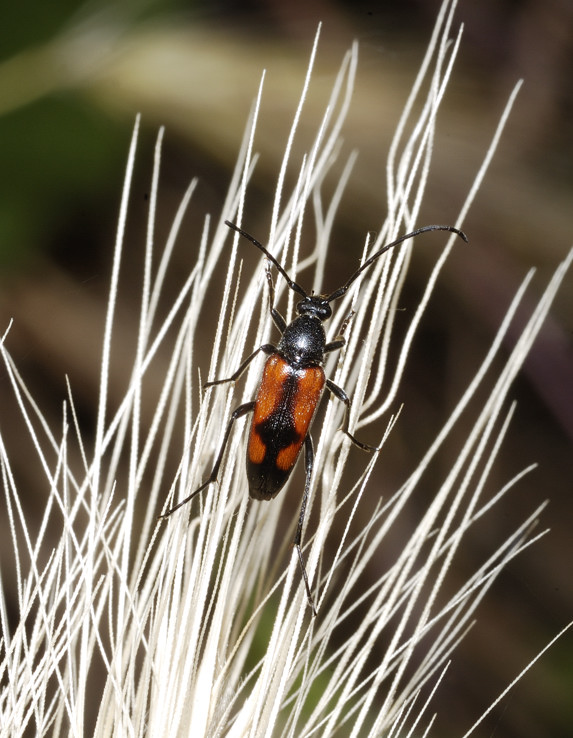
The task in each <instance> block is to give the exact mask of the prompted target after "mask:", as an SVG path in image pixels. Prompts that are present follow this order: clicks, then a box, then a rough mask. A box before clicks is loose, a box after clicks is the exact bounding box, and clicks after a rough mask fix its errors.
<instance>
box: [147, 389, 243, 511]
mask: <svg viewBox="0 0 573 738" xmlns="http://www.w3.org/2000/svg"><path fill="white" fill-rule="evenodd" d="M254 409H255V401H254V400H253V401H252V402H245V404H244V405H239V407H237V408H235V410H233V413H232V415H231V420H229V425H228V426H227V430H226V431H225V436H224V438H223V443H222V444H221V450H220V451H219V455H218V456H217V460H216V461H215V464H214V465H213V469H212V470H211V474H210V475H209V477H208V479H207V481H205V482H203V484H202V485H201V486H200V487H198V488H197V489H196V490H195V491H194V492H191V494H190V495H188V496H187V497H186V498H185V499H184V500H181V502H178V503H177V504H176V505H174V506H173V507H172V508H170V509H169V510H167V512H164V513H161V515H160V516H159V517H160V518H167V517H169V515H171V513H174V512H175V510H178V509H179V508H180V507H183V505H186V504H187V503H188V502H190V501H191V500H192V499H193V498H194V497H195V495H198V494H199V492H202V491H203V490H204V489H205V487H208V486H209V485H210V484H212V483H213V482H216V481H217V475H218V474H219V467H220V466H221V461H222V460H223V454H224V453H225V446H226V445H227V441H228V440H229V436H230V435H231V430H232V429H233V423H234V422H235V420H238V419H239V418H242V417H243V415H246V414H247V413H250V412H252V411H253V410H254Z"/></svg>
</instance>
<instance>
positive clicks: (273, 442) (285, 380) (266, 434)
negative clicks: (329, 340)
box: [247, 326, 326, 500]
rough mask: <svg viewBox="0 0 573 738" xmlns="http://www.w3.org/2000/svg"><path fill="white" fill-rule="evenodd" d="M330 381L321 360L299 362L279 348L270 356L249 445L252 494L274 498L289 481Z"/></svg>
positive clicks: (255, 410)
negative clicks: (290, 360)
mask: <svg viewBox="0 0 573 738" xmlns="http://www.w3.org/2000/svg"><path fill="white" fill-rule="evenodd" d="M320 327H321V328H322V326H320ZM325 381H326V378H325V375H324V370H323V368H322V367H321V366H316V365H310V366H306V367H304V366H296V365H293V364H292V363H290V362H289V361H288V360H287V359H286V358H285V357H284V356H281V354H280V353H278V352H277V353H276V354H272V355H271V356H269V358H268V359H267V361H266V364H265V368H264V371H263V378H262V381H261V384H260V386H259V390H258V392H257V397H256V399H255V409H254V411H253V420H252V423H251V431H250V434H249V442H248V445H247V479H248V481H249V494H250V495H251V497H253V498H255V499H257V500H272V498H273V497H275V496H276V495H277V494H278V493H279V492H280V491H281V489H282V488H283V487H284V485H285V482H286V481H287V479H288V478H289V476H290V473H291V471H292V469H293V467H294V465H295V464H296V461H297V459H298V457H299V454H300V452H301V449H302V446H303V443H304V439H305V438H306V437H307V434H308V431H309V429H310V426H311V424H312V421H313V418H314V415H315V413H316V409H317V407H318V404H319V402H320V398H321V397H322V393H323V392H324V386H325Z"/></svg>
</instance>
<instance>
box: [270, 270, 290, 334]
mask: <svg viewBox="0 0 573 738" xmlns="http://www.w3.org/2000/svg"><path fill="white" fill-rule="evenodd" d="M267 285H268V288H269V303H270V308H271V317H272V319H273V323H274V324H275V325H276V327H277V328H278V329H279V331H280V332H281V333H284V332H285V329H286V327H287V324H286V320H285V319H284V318H283V316H282V315H281V314H280V313H279V311H278V310H277V309H276V308H275V285H274V283H273V276H272V274H271V267H270V264H269V262H268V261H267Z"/></svg>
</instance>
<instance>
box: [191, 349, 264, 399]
mask: <svg viewBox="0 0 573 738" xmlns="http://www.w3.org/2000/svg"><path fill="white" fill-rule="evenodd" d="M259 351H262V352H263V353H265V354H267V355H269V356H270V354H275V353H276V351H277V349H276V346H273V344H272V343H265V344H263V345H262V346H259V348H258V349H256V350H255V351H253V353H252V354H251V355H250V356H247V358H246V359H245V360H244V361H243V363H242V364H241V366H240V367H239V368H238V369H237V371H236V372H235V373H234V374H231V376H230V377H227V378H226V379H214V380H213V381H211V382H205V384H204V385H203V389H205V388H206V387H213V386H214V385H215V384H225V382H236V381H237V379H238V378H239V377H240V376H241V374H242V373H243V372H244V371H245V369H246V368H247V367H248V366H249V364H250V363H251V361H252V360H253V359H254V358H255V356H256V355H257V354H258V353H259Z"/></svg>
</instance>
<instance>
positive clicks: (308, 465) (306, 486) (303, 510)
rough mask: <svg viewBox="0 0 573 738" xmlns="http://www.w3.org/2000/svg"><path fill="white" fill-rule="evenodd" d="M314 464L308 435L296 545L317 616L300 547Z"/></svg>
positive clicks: (309, 601) (313, 613) (305, 584)
mask: <svg viewBox="0 0 573 738" xmlns="http://www.w3.org/2000/svg"><path fill="white" fill-rule="evenodd" d="M313 466H314V448H313V445H312V438H311V437H310V435H308V436H307V437H306V438H305V439H304V468H305V474H306V477H305V481H304V494H303V496H302V503H301V506H300V514H299V516H298V525H297V528H296V536H295V537H294V547H295V548H296V552H297V554H298V560H299V562H300V568H301V570H302V578H303V580H304V586H305V587H306V596H307V599H308V604H309V605H310V608H311V610H312V615H313V617H316V615H317V612H316V607H315V606H314V600H313V599H312V594H311V591H310V585H309V583H308V576H307V574H306V566H305V565H304V559H303V558H302V551H301V549H300V542H301V539H302V526H303V523H304V515H305V513H306V503H307V501H308V493H309V491H310V480H311V477H312V468H313Z"/></svg>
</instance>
